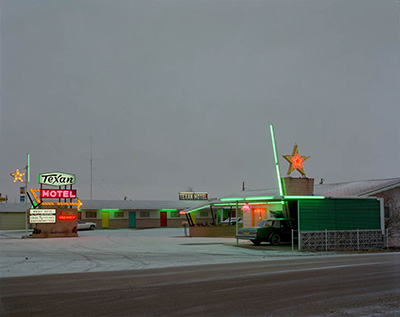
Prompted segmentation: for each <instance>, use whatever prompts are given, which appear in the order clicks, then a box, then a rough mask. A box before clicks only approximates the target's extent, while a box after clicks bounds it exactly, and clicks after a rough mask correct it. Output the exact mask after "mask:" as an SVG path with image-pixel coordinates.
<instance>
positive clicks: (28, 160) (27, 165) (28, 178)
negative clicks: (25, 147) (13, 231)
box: [25, 153, 31, 236]
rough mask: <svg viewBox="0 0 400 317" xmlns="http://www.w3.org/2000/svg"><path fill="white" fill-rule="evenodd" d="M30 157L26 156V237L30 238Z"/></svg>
mask: <svg viewBox="0 0 400 317" xmlns="http://www.w3.org/2000/svg"><path fill="white" fill-rule="evenodd" d="M29 169H30V157H29V153H28V154H26V170H25V173H26V175H25V210H26V214H25V236H28V215H29V213H28V184H29V181H30V178H31V177H30V170H29Z"/></svg>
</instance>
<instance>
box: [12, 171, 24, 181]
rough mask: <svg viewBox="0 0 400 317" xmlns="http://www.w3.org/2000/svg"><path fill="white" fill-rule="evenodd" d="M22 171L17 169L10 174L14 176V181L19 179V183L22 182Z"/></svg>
mask: <svg viewBox="0 0 400 317" xmlns="http://www.w3.org/2000/svg"><path fill="white" fill-rule="evenodd" d="M24 175H25V174H24V173H20V172H19V170H18V169H17V171H16V172H15V173H14V174H11V176H12V177H14V183H15V182H16V181H21V183H23V182H24V180H23V179H22V176H24Z"/></svg>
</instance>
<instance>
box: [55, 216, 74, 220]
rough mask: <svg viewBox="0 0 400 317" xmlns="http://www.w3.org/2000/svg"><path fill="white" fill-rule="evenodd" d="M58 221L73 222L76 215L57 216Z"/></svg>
mask: <svg viewBox="0 0 400 317" xmlns="http://www.w3.org/2000/svg"><path fill="white" fill-rule="evenodd" d="M58 219H59V220H75V219H76V215H59V216H58Z"/></svg>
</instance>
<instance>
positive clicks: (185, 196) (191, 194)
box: [179, 192, 208, 200]
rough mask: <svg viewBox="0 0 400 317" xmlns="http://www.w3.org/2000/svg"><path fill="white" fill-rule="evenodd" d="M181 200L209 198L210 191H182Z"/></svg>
mask: <svg viewBox="0 0 400 317" xmlns="http://www.w3.org/2000/svg"><path fill="white" fill-rule="evenodd" d="M179 200H208V193H206V192H200V193H196V192H180V193H179Z"/></svg>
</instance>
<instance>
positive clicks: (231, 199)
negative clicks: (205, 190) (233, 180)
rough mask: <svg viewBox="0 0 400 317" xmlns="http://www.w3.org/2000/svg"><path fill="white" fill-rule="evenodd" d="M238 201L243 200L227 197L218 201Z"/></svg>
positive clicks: (242, 198)
mask: <svg viewBox="0 0 400 317" xmlns="http://www.w3.org/2000/svg"><path fill="white" fill-rule="evenodd" d="M238 200H245V198H244V197H227V198H221V199H220V201H238Z"/></svg>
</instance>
